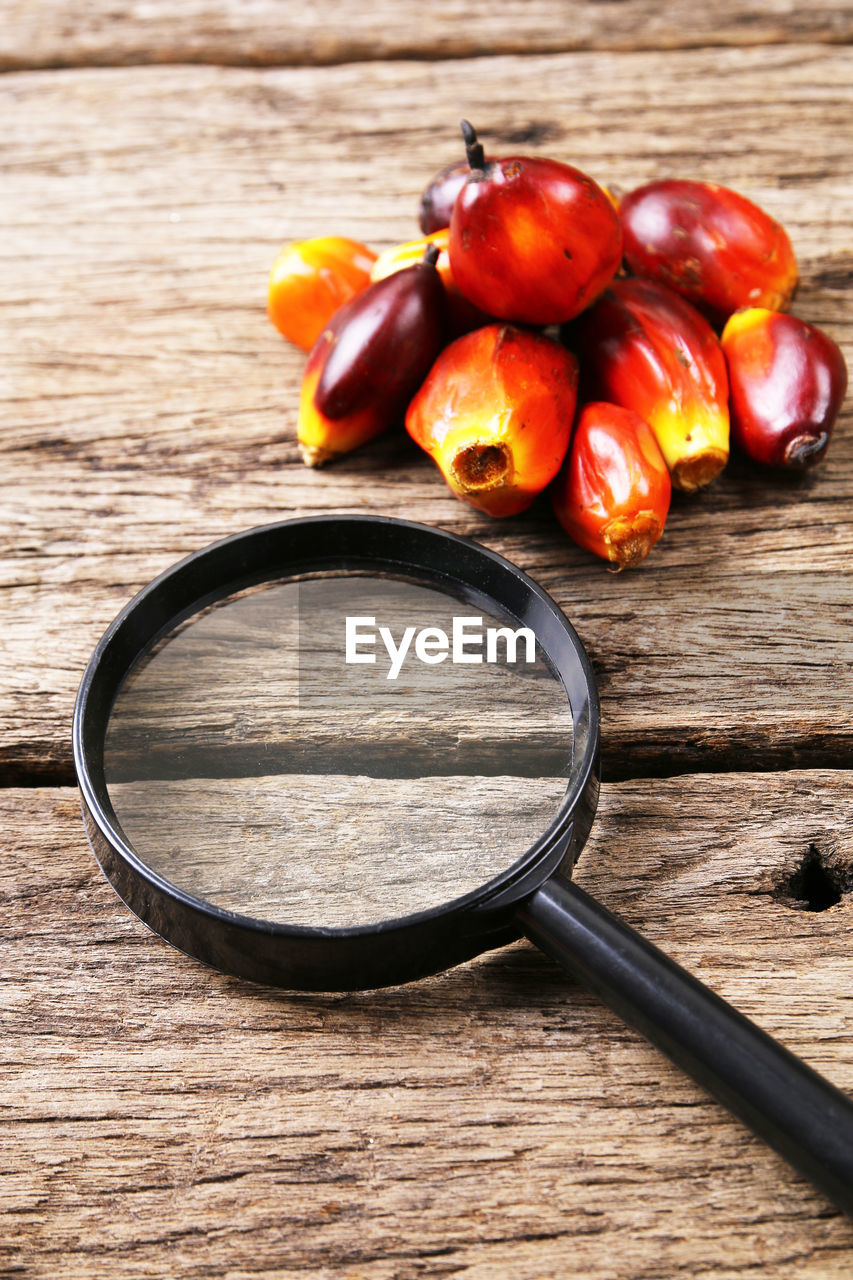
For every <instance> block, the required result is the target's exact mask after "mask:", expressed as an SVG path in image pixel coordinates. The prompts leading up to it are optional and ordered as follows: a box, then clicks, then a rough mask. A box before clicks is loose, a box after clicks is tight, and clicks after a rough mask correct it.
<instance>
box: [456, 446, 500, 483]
mask: <svg viewBox="0 0 853 1280" xmlns="http://www.w3.org/2000/svg"><path fill="white" fill-rule="evenodd" d="M450 474H451V476H452V477H453V479H454V481H455V482H456V484H457V485H458V486H459V488H460V489H461V490H462V491H463V492H464V493H482V492H484V491H486V490H489V489H497V488H498V487H500V486H501V485H506V484H508V483H509V481H510V478H511V475H512V454H511V453H510V451H509V449H508V448H507V446H506V445H505V444H469V445H467V446H466V447H465V448H464V449H460V450H459V451H458V453H457V454H456V455H455V456H454V458H453V461H452V462H451V464H450Z"/></svg>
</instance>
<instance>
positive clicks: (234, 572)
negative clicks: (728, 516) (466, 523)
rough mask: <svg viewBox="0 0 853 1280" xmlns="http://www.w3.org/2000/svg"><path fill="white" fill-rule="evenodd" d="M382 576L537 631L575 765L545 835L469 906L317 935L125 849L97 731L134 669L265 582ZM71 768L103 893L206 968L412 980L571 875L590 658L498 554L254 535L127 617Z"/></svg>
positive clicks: (592, 735)
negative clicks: (452, 595)
mask: <svg viewBox="0 0 853 1280" xmlns="http://www.w3.org/2000/svg"><path fill="white" fill-rule="evenodd" d="M331 567H337V568H342V569H349V568H359V567H370V568H382V569H386V570H388V571H394V572H397V573H402V574H409V575H414V576H416V577H417V578H419V579H421V580H424V581H430V582H434V583H436V584H437V585H441V584H442V583H443V584H445V585H447V586H451V587H453V588H456V589H457V590H462V591H465V590H468V591H474V592H477V593H479V594H481V595H483V596H485V597H487V598H488V599H489V600H491V601H493V602H494V603H495V604H496V605H497V606H498V608H499V610H503V611H505V612H506V613H509V614H510V615H511V616H512V617H514V618H517V619H518V620H519V622H521V623H523V624H524V625H525V626H529V627H531V628H532V629H533V631H534V632H535V633H536V636H537V639H538V641H539V643H540V645H541V647H542V649H543V651H544V653H545V655H546V657H547V659H548V661H549V662H550V663H551V665H552V667H553V669H554V671H555V672H556V674H557V675H558V676H559V678H560V680H561V681H562V683H563V686H564V688H565V689H566V693H567V697H568V701H569V706H570V709H571V714H572V720H573V726H574V741H575V744H576V748H577V755H576V756H575V758H574V760H573V768H572V771H571V778H570V782H569V787H568V790H567V793H566V796H565V798H564V801H563V803H562V805H561V806H560V809H559V811H558V813H557V815H556V816H555V818H554V821H553V822H552V823H551V825H550V827H549V828H548V829H547V831H545V832H543V834H542V836H541V838H540V839H539V840H538V841H537V842H536V843H535V844H534V845H533V846H532V847H531V848H530V849H529V850H528V851H527V853H526V854H525V855H524V856H523V857H522V858H521V859H519V861H518V862H516V863H515V864H514V865H513V866H512V867H510V868H509V869H508V870H507V871H506V872H504V873H502V874H501V875H500V876H498V877H495V878H493V879H492V880H489V881H488V882H486V883H485V884H484V885H483V886H482V887H481V888H479V889H477V890H476V891H474V892H473V893H469V894H467V895H466V896H465V897H462V898H459V899H456V900H455V901H452V902H449V903H446V904H442V905H440V906H438V907H434V908H431V909H429V910H428V911H424V912H420V913H418V914H417V915H411V916H406V917H402V918H400V919H398V920H390V921H382V922H380V923H377V924H372V925H366V926H358V927H354V928H339V929H322V928H309V927H304V926H290V925H285V924H279V923H272V922H267V921H263V920H256V919H252V918H250V917H247V916H242V915H238V914H237V913H235V912H230V911H225V910H223V909H221V908H219V907H215V906H213V905H212V904H210V903H208V902H206V901H204V900H203V899H201V898H197V897H194V896H193V895H192V894H189V893H186V892H185V891H183V890H181V889H178V888H177V887H176V886H175V885H173V884H171V883H170V882H169V881H167V880H165V879H163V878H162V877H160V876H158V875H157V874H156V873H155V872H153V871H152V870H151V869H150V868H149V867H148V866H147V865H146V864H145V863H144V862H143V861H142V860H141V859H139V858H138V857H137V855H136V854H135V853H134V851H133V849H132V848H131V846H130V845H129V843H128V842H127V841H126V839H125V837H124V834H123V832H122V830H121V825H120V823H119V821H118V819H117V818H116V815H115V813H114V811H113V808H112V805H111V803H110V799H109V795H108V792H107V786H106V781H105V777H104V742H105V737H106V729H107V723H108V720H109V717H110V713H111V710H112V706H113V702H114V700H115V697H116V695H117V693H118V690H119V687H120V685H121V683H122V681H123V679H124V678H125V676H126V675H127V673H128V672H129V671H130V669H131V667H132V666H133V665H134V664H135V662H136V661H137V660H138V659H139V658H140V657H141V656H142V655H143V654H144V653H146V652H147V651H148V650H149V649H150V648H151V646H152V645H153V644H154V643H156V641H157V640H158V639H159V638H160V637H161V636H162V635H164V634H166V633H167V632H169V631H171V630H172V629H173V628H174V627H175V626H177V625H178V623H179V622H181V621H182V620H183V619H184V618H186V617H188V616H190V615H191V614H193V613H195V612H197V611H198V610H199V609H201V608H203V607H205V606H206V605H208V604H210V603H213V602H214V601H216V600H218V599H221V598H223V597H225V596H228V595H231V594H233V593H235V592H237V591H239V590H242V589H244V588H246V587H249V586H252V585H254V584H257V583H260V582H264V581H275V580H280V579H285V578H288V577H290V576H296V575H300V574H304V573H309V572H312V571H317V570H319V569H327V568H331ZM73 738H74V761H75V766H76V769H77V778H78V783H79V787H80V795H81V800H82V807H83V816H84V821H85V824H86V830H87V834H88V836H89V841H90V844H91V846H92V850H93V852H94V854H95V857H96V858H97V860H98V862H99V863H100V865H101V867H102V869H103V871H104V874H105V875H106V876H107V879H108V880H109V881H110V883H111V884H112V885H113V888H114V889H115V890H116V892H117V893H118V894H119V896H120V897H121V898H122V899H123V900H124V902H125V903H126V904H127V905H128V906H129V907H130V908H131V910H132V911H134V912H135V913H136V915H138V916H139V917H140V919H141V920H143V921H144V922H145V924H147V925H148V926H149V927H150V928H151V929H152V930H153V931H154V932H155V933H157V934H159V935H160V936H161V937H162V938H164V939H165V940H166V941H168V942H170V943H171V944H172V945H173V946H175V947H177V948H178V949H179V950H181V951H183V952H186V953H187V954H188V955H190V956H193V957H195V958H196V959H199V960H202V961H203V962H205V963H206V964H210V965H213V966H215V967H216V968H217V969H221V970H224V971H225V972H228V973H232V974H235V975H236V976H238V977H242V978H248V979H251V980H253V981H255V982H262V983H268V984H272V985H276V986H284V987H289V988H297V989H302V990H312V991H339V990H357V989H362V988H371V987H378V986H386V985H389V984H393V983H399V982H405V981H409V980H411V979H414V978H418V977H423V976H424V975H426V974H429V973H435V972H438V971H439V970H442V969H445V968H448V967H450V966H451V965H454V964H458V963H459V962H461V961H462V960H466V959H469V958H470V957H472V956H474V955H477V954H478V953H479V952H481V951H484V950H488V949H489V948H491V947H495V946H500V945H503V944H504V943H506V942H509V941H511V940H512V939H514V938H516V937H518V936H520V932H521V930H520V926H519V924H518V921H517V919H516V918H515V908H516V907H517V905H518V903H519V902H521V901H522V900H524V899H525V898H526V897H527V896H529V895H530V894H531V893H533V892H534V890H536V889H537V888H538V887H539V886H540V885H541V884H542V883H543V882H544V881H545V880H546V879H547V878H548V877H549V876H551V875H552V874H553V873H554V872H555V871H556V870H557V869H558V868H559V869H560V870H561V872H562V874H563V875H564V876H568V875H570V874H571V869H572V866H573V865H574V861H575V858H576V857H577V854H578V852H579V850H580V849H581V848H582V846H583V843H584V841H585V840H586V837H587V835H588V833H589V829H590V826H591V824H592V819H593V817H594V814H595V809H596V805H597V801H598V782H599V772H598V752H599V710H598V695H597V692H596V687H595V678H594V676H593V672H592V667H591V665H590V662H589V659H588V657H587V655H586V652H585V650H584V648H583V645H582V644H581V642H580V640H579V638H578V636H577V634H576V633H575V631H574V629H573V627H572V626H571V624H570V623H569V622H568V621H567V619H566V618H565V616H564V614H563V613H562V612H561V610H560V609H559V608H558V607H557V605H556V604H555V603H554V601H553V600H552V599H551V598H550V596H548V595H547V593H546V592H545V591H543V590H542V588H541V587H539V586H538V585H537V584H536V583H534V582H533V581H532V579H530V578H529V577H528V576H527V575H526V574H525V573H523V572H522V571H521V570H520V569H517V568H516V567H515V566H514V565H512V564H510V563H509V561H507V560H505V559H504V558H503V557H502V556H499V555H497V554H496V553H495V552H492V551H489V550H487V549H485V548H484V547H481V546H478V545H477V544H476V543H473V542H470V541H468V540H467V539H464V538H460V537H458V536H457V535H455V534H451V533H447V532H445V531H443V530H439V529H434V528H431V527H429V526H427V525H422V524H415V523H413V522H411V521H407V520H400V519H396V518H392V517H385V516H362V515H332V516H317V517H308V518H305V519H295V520H286V521H281V522H279V523H277V524H271V525H264V526H261V527H259V528H256V529H251V530H249V531H247V532H245V533H241V534H237V535H235V536H233V537H230V538H225V539H223V540H222V541H220V542H216V543H213V544H212V545H211V546H208V547H205V548H203V549H202V550H200V551H197V552H195V553H194V554H193V555H191V556H188V557H187V558H186V559H185V560H182V561H181V562H180V563H179V564H176V565H175V566H173V567H172V568H170V569H168V570H166V572H165V573H163V574H161V575H160V576H159V577H158V578H156V579H155V580H154V581H153V582H152V583H150V584H149V586H147V587H145V588H144V589H143V590H142V591H140V592H139V594H138V595H137V596H135V597H134V599H133V600H131V602H130V603H129V604H128V605H127V606H126V607H125V608H124V609H123V610H122V612H121V613H120V614H119V615H118V617H117V618H116V619H115V621H114V622H113V623H112V624H111V626H110V627H109V628H108V630H107V631H106V633H105V635H104V636H103V638H102V640H101V641H100V643H99V644H98V646H97V649H96V650H95V653H94V654H93V656H92V659H91V661H90V662H89V665H88V667H87V669H86V672H85V674H84V676H83V680H82V683H81V686H80V691H79V693H78V697H77V703H76V707H75V712H74V731H73Z"/></svg>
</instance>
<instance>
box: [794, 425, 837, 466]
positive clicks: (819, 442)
mask: <svg viewBox="0 0 853 1280" xmlns="http://www.w3.org/2000/svg"><path fill="white" fill-rule="evenodd" d="M828 444H829V433H828V432H827V431H821V432H820V434H819V435H816V436H815V435H802V436H795V437H794V439H793V440H789V441H788V443H787V445H786V446H785V456H784V464H785V466H786V467H795V468H799V469H800V470H802V469H803V468H804V467H811V466H813V465H814V464H815V463H816V462H818V461H819V460H820V459H821V458H822V457H823V455H824V454H825V453H826V447H827V445H828Z"/></svg>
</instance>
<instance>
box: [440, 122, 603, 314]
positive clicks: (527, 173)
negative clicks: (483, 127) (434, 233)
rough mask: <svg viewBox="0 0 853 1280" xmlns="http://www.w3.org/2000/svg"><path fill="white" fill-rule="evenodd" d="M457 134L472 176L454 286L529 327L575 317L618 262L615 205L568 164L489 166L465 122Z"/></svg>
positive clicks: (454, 256) (459, 204)
mask: <svg viewBox="0 0 853 1280" xmlns="http://www.w3.org/2000/svg"><path fill="white" fill-rule="evenodd" d="M462 128H463V135H464V137H465V141H466V150H467V155H468V163H469V166H470V173H469V175H468V178H467V180H466V182H465V185H464V186H463V188H462V190H461V191H460V193H459V195H458V196H457V198H456V202H455V204H454V206H453V214H452V217H451V220H450V265H451V268H452V270H453V278H454V279H455V281H456V283H457V285H458V286H459V288H460V289H461V291H462V293H464V295H465V297H466V298H469V299H470V300H471V302H473V303H474V305H475V306H477V307H479V308H480V310H481V311H485V312H486V313H487V314H488V315H493V316H497V317H499V318H500V319H505V320H514V321H518V322H521V323H525V324H534V325H548V324H559V323H561V322H562V321H565V320H569V319H571V318H572V316H575V315H577V314H578V312H579V311H581V310H583V308H584V307H586V306H588V305H589V303H590V302H592V301H593V299H594V298H595V297H597V296H598V294H599V293H600V292H601V290H602V289H603V288H604V287H605V286H606V285H607V283H608V282H609V281H610V280H611V279H612V278H613V275H614V274H615V272H616V270H617V268H618V266H619V264H620V262H621V259H622V232H621V227H620V223H619V215H618V214H617V212H616V210H615V209H614V207H613V204H612V203H611V201H610V200H609V199H608V197H607V196H606V195H605V193H604V192H603V191H602V189H601V187H599V186H598V185H597V184H596V183H595V182H593V180H592V178H589V177H587V175H586V174H585V173H581V171H580V170H579V169H575V168H573V167H572V166H571V165H567V164H560V163H558V162H557V161H556V160H546V159H541V158H537V157H532V156H509V157H507V158H506V159H503V160H490V161H487V160H486V159H485V156H484V155H483V148H482V147H481V146H480V144H479V143H478V142H477V136H476V134H475V133H474V130H473V129H472V128H471V126H470V124H468V122H467V121H464V122H463V126H462Z"/></svg>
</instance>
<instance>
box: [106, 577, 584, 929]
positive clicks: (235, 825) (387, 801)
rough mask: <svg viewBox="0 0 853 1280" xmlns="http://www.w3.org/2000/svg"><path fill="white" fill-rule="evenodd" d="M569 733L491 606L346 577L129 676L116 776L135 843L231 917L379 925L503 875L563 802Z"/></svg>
mask: <svg viewBox="0 0 853 1280" xmlns="http://www.w3.org/2000/svg"><path fill="white" fill-rule="evenodd" d="M571 759H572V718H571V713H570V709H569V705H568V702H567V699H566V694H565V691H564V689H563V686H562V683H561V682H560V681H559V679H558V678H557V677H556V675H555V674H554V672H553V671H552V669H551V667H550V666H549V664H548V662H547V661H546V659H545V658H544V656H543V654H542V651H541V649H540V647H539V645H538V644H537V642H536V639H535V637H534V635H533V633H532V632H531V631H529V630H528V629H527V628H525V627H524V626H523V625H522V624H521V623H519V622H518V621H517V620H516V619H513V618H509V617H504V616H501V615H499V614H498V613H497V612H496V609H495V605H494V603H493V602H491V601H488V602H484V601H482V600H478V598H477V597H476V595H474V594H471V593H468V594H466V595H462V594H461V593H460V594H459V595H456V594H453V593H451V592H448V591H446V590H444V589H441V588H438V587H436V586H434V585H432V584H431V583H428V582H424V581H416V580H408V579H404V578H401V577H392V576H388V575H387V574H366V573H352V572H341V573H334V574H325V575H322V576H317V575H315V576H311V577H307V578H304V579H301V580H299V581H287V582H279V583H265V584H263V586H262V587H258V588H253V589H251V590H249V591H247V592H244V593H241V594H239V595H236V596H231V597H228V598H226V599H224V600H221V601H218V602H217V603H216V604H214V605H212V606H210V607H208V608H206V609H204V610H203V611H201V612H199V613H197V614H194V615H193V616H192V617H190V618H189V619H188V620H186V621H185V622H183V623H181V625H180V626H178V627H176V629H175V630H174V631H173V632H171V633H170V634H169V635H167V636H166V637H165V638H163V639H161V640H160V641H159V642H158V643H157V644H156V646H154V647H153V649H152V650H151V651H150V652H149V653H148V654H146V655H145V656H144V657H143V658H142V659H141V660H140V661H139V662H138V663H137V664H136V665H135V666H134V668H133V669H132V670H131V672H130V673H129V675H128V676H127V678H126V679H125V681H124V683H123V685H122V687H121V689H120V690H119V693H118V696H117V699H116V701H115V704H114V706H113V710H112V713H111V717H110V721H109V726H108V732H107V739H106V747H105V773H106V779H107V786H108V790H109V796H110V800H111V803H112V805H113V809H114V811H115V814H116V816H117V818H118V820H119V822H120V824H121V827H122V829H123V831H124V834H125V837H126V838H127V840H128V841H129V843H130V844H131V845H132V847H133V849H134V850H135V852H136V853H137V855H138V856H139V857H140V858H141V859H142V860H143V861H144V862H145V863H146V864H147V865H148V866H149V867H151V868H152V870H155V871H156V872H157V873H158V874H160V875H161V876H163V877H164V878H165V879H167V880H169V881H170V882H171V883H172V884H174V885H176V886H177V887H178V888H180V889H183V890H184V891H186V892H188V893H191V894H193V895H194V896H196V897H200V898H203V899H205V900H206V901H208V902H210V903H213V904H215V905H217V906H219V907H222V908H225V909H226V910H229V911H235V912H238V913H240V914H241V915H248V916H253V917H255V918H259V919H264V920H270V921H275V922H279V923H285V924H290V925H311V926H315V927H324V928H332V927H346V926H356V925H368V924H374V923H377V922H379V921H382V920H388V919H396V918H399V917H401V916H406V915H409V914H411V913H413V912H417V911H423V910H425V909H427V908H430V907H435V906H439V905H441V904H442V903H446V902H449V901H451V900H452V899H454V898H458V897H460V896H462V895H464V894H466V893H469V892H471V891H472V890H474V889H477V888H479V887H480V886H481V885H483V884H484V883H486V882H487V881H489V880H490V879H492V878H493V877H494V876H496V875H498V874H499V873H501V872H503V871H505V870H507V869H508V868H509V867H510V866H512V864H513V863H514V862H516V861H517V860H518V858H519V857H521V856H522V855H523V854H524V853H525V851H526V850H527V849H528V848H529V847H530V845H531V844H533V843H534V841H535V840H536V839H537V838H538V837H539V836H540V835H541V833H542V832H543V831H544V830H545V829H546V828H547V827H548V826H549V825H550V823H551V821H552V820H553V818H554V817H555V815H556V812H557V810H558V808H559V806H560V803H561V801H562V799H563V797H564V795H565V792H566V787H567V783H568V778H569V774H570V769H571Z"/></svg>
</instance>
